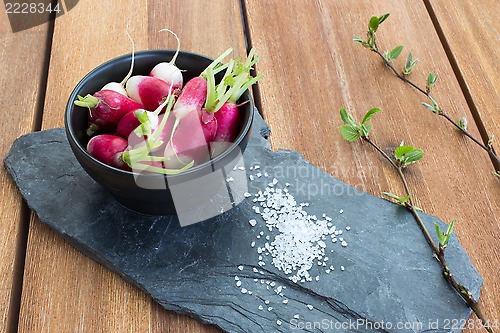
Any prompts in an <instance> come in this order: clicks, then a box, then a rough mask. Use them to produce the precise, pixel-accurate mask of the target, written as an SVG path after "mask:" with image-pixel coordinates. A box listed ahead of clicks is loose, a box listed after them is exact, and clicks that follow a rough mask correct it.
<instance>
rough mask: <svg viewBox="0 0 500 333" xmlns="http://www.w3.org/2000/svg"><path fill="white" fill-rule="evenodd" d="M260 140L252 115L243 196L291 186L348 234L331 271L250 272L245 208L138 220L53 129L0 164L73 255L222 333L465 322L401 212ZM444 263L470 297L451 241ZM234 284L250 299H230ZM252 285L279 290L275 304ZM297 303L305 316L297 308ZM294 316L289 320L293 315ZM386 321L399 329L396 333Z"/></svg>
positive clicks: (251, 234) (25, 141) (251, 237)
mask: <svg viewBox="0 0 500 333" xmlns="http://www.w3.org/2000/svg"><path fill="white" fill-rule="evenodd" d="M268 134H269V129H268V127H267V125H266V124H265V123H264V121H263V120H262V118H261V117H260V116H259V115H258V114H257V115H256V121H255V124H254V127H253V133H252V138H251V141H250V143H249V146H248V148H247V150H246V152H245V154H244V161H245V164H246V165H247V166H250V165H255V164H259V165H261V167H262V169H263V170H265V171H267V172H269V173H270V178H265V177H261V178H257V180H256V181H254V182H252V183H251V184H249V189H250V191H251V192H252V193H255V192H256V189H258V188H261V189H263V188H265V186H266V185H267V184H268V183H269V181H270V179H272V178H273V177H274V176H276V177H277V178H279V181H280V184H281V183H284V182H289V183H291V184H292V185H293V186H292V187H290V191H291V192H292V193H293V194H294V196H295V198H296V199H297V202H310V206H309V207H307V211H308V213H309V214H316V215H318V216H321V214H323V213H326V214H327V215H328V216H331V217H332V218H333V223H334V224H335V225H336V226H337V227H338V228H340V229H344V228H345V227H346V226H347V225H349V226H350V227H351V228H352V229H351V230H350V231H349V232H345V234H344V235H345V238H346V239H347V240H348V246H347V247H342V246H339V245H338V244H337V245H336V244H333V243H331V242H327V248H326V250H327V254H328V255H329V257H330V258H331V261H330V262H329V265H330V264H331V265H333V266H334V267H335V269H334V270H333V271H332V272H331V273H329V274H326V273H325V272H324V269H323V268H322V269H321V273H319V274H320V276H321V277H320V280H319V281H314V280H313V281H312V282H306V283H299V284H295V283H292V282H291V281H290V280H288V279H287V278H286V277H285V276H284V274H283V273H281V272H280V271H278V270H277V269H275V268H274V267H273V266H272V264H271V263H269V260H268V258H265V259H266V260H267V261H268V264H267V265H266V266H264V267H263V268H261V267H259V266H258V265H257V263H258V254H257V252H256V250H255V248H251V246H250V243H251V241H257V242H259V241H260V242H261V244H262V241H261V240H259V239H257V238H256V235H257V234H258V233H259V232H260V230H262V229H263V225H264V222H263V221H262V220H261V219H260V218H259V217H258V216H257V215H256V214H255V213H254V212H253V210H252V206H253V205H254V203H253V202H252V201H251V200H250V199H246V200H245V201H244V202H242V203H241V204H240V205H238V206H237V207H236V208H234V209H232V210H230V211H228V212H226V213H224V214H222V215H219V216H217V217H215V218H213V219H211V220H208V221H205V222H202V223H198V224H194V225H190V226H187V227H180V226H179V221H178V220H177V218H176V217H169V216H163V217H154V216H147V215H141V214H137V213H134V212H132V211H130V210H128V209H125V208H123V207H122V206H120V205H119V204H118V203H117V202H116V201H115V200H114V199H113V198H112V197H110V196H109V195H108V193H107V192H106V191H105V190H104V189H103V188H102V187H101V186H100V185H99V184H97V183H95V182H94V181H93V180H92V179H91V178H90V177H89V176H88V175H87V174H86V173H85V172H84V170H83V169H82V168H81V167H80V165H79V164H78V162H77V161H76V159H75V157H74V156H73V154H72V152H71V150H70V147H69V144H68V142H67V140H66V136H65V133H64V130H63V129H52V130H47V131H42V132H36V133H31V134H28V135H25V136H22V137H20V138H18V139H17V140H16V141H15V142H14V143H13V145H12V148H11V150H10V152H9V154H8V155H7V156H6V158H5V161H4V165H5V167H6V168H7V170H8V172H9V174H10V175H11V176H12V178H13V179H14V181H15V182H16V184H17V186H18V187H19V189H20V191H21V193H22V195H23V197H24V198H25V199H26V201H27V203H28V205H29V207H30V208H31V209H33V210H34V211H36V213H37V214H38V216H39V218H40V220H41V221H42V222H44V223H46V224H48V225H49V226H50V227H51V228H52V229H53V230H55V231H56V232H57V233H58V234H60V235H61V236H62V237H64V238H65V239H66V240H67V241H68V242H69V243H71V244H72V245H73V246H75V247H76V248H77V249H79V250H80V251H81V252H83V253H84V254H86V255H87V256H89V257H90V258H92V259H94V260H96V261H97V262H99V263H101V264H102V265H104V266H105V267H107V268H109V269H110V270H112V271H114V272H117V273H118V274H120V275H121V276H122V277H123V278H124V279H125V280H126V281H128V282H130V283H131V284H133V285H135V286H138V287H139V288H141V289H143V290H145V291H146V292H147V293H148V294H150V295H151V296H152V297H153V298H154V299H155V300H156V301H157V302H158V303H159V304H161V305H162V306H163V307H164V308H166V309H168V310H173V311H176V312H178V313H181V314H186V315H189V316H192V317H194V318H197V319H198V320H201V321H202V322H204V323H210V324H213V325H216V326H218V327H220V328H222V329H223V330H225V331H227V332H252V333H258V332H265V333H268V332H290V331H293V330H294V329H295V331H296V329H297V328H302V329H301V330H299V331H305V332H309V331H310V332H328V331H336V332H376V331H389V332H420V331H424V330H428V329H432V331H433V332H445V331H449V330H447V329H445V327H444V326H445V325H446V324H450V322H449V321H447V320H451V319H458V320H460V319H465V318H468V316H469V314H470V310H469V309H468V308H467V307H466V306H465V305H464V303H463V302H462V301H461V298H460V297H459V296H458V295H457V294H456V293H455V292H454V291H453V290H452V288H451V287H449V286H448V284H447V283H446V281H445V279H444V278H443V277H442V275H441V270H440V266H439V265H438V263H437V262H436V260H435V259H434V258H433V256H432V253H431V250H430V248H429V246H428V245H427V244H426V242H425V240H424V238H423V236H422V234H421V231H420V230H419V228H418V226H417V225H416V223H415V221H414V220H413V218H412V216H411V215H410V214H409V213H408V212H407V211H406V210H405V209H404V208H401V207H400V206H398V205H396V204H393V203H391V202H389V201H386V200H384V199H380V198H377V197H374V196H371V195H369V194H366V193H363V192H361V191H359V190H356V189H354V188H352V187H350V186H349V185H346V184H344V183H342V182H340V181H339V180H337V179H335V178H333V177H331V176H329V175H327V174H325V173H323V172H322V171H320V170H319V169H317V168H316V167H314V166H313V165H311V164H310V163H308V162H307V161H305V160H304V159H303V158H302V156H301V155H300V154H299V153H297V152H295V151H285V150H280V151H278V152H272V151H271V150H270V149H269V142H268V141H267V140H266V139H265V138H264V137H265V136H266V135H268ZM247 169H248V168H247ZM290 170H302V172H301V173H299V174H296V173H294V172H290ZM284 171H285V172H284ZM325 184H327V185H325ZM304 186H305V187H304ZM314 186H319V187H318V188H322V186H323V188H324V187H325V186H330V188H331V189H334V190H333V191H324V192H325V193H322V195H315V196H313V197H308V195H307V191H305V190H304V189H307V188H309V189H311V188H314ZM341 210H343V213H342V214H341V213H340V211H341ZM252 218H257V220H258V223H259V224H258V225H257V226H255V227H252V226H250V224H249V223H248V220H249V219H252ZM423 220H424V221H425V223H426V224H427V225H428V227H429V228H430V229H431V230H433V228H434V227H433V222H434V221H439V219H437V218H435V217H432V216H429V215H423ZM440 223H442V222H440ZM331 250H333V251H334V252H333V253H331ZM447 254H448V258H447V259H448V261H449V264H450V265H451V267H453V270H454V271H455V274H456V276H458V277H459V278H460V282H461V283H463V284H464V285H466V286H468V287H469V288H470V289H471V290H472V292H473V294H474V295H475V296H476V297H479V290H480V287H481V284H482V278H481V277H480V275H479V274H478V272H477V271H476V269H475V268H474V267H473V266H472V264H471V263H470V260H469V258H468V256H467V254H466V253H465V251H464V250H463V249H462V247H461V246H460V244H459V243H458V242H457V238H456V236H455V235H453V236H452V238H451V240H450V244H449V247H448V249H447ZM341 265H342V266H344V267H345V270H344V271H341V270H340V266H341ZM241 266H243V267H242V268H243V269H242V270H240V269H239V268H241ZM253 268H257V270H258V272H256V273H255V272H254V270H253ZM311 272H313V274H312V275H313V276H315V275H316V274H318V272H319V270H318V268H317V267H313V269H312V270H311ZM236 275H237V276H238V277H239V278H240V280H241V281H242V283H243V284H242V286H241V287H245V288H246V289H248V290H251V291H252V292H253V294H252V295H249V294H242V293H241V290H240V289H241V287H240V288H238V287H237V286H236V285H235V276H236ZM254 279H258V280H257V282H255V281H254ZM260 280H264V282H266V281H275V283H277V285H283V286H286V287H287V288H286V289H284V290H283V294H284V296H279V295H277V294H275V293H274V292H273V291H272V288H270V289H267V287H269V285H268V284H267V283H261V281H260ZM283 299H288V300H289V302H288V304H286V305H285V304H283V303H282V300H283ZM266 300H268V301H269V304H266V303H265V301H266ZM308 304H310V305H313V307H314V308H313V309H312V310H309V309H308V308H307V307H306V305H308ZM259 305H262V306H263V308H264V310H259V309H258V307H259ZM268 307H272V308H273V309H272V310H271V311H268V309H267V308H268ZM297 314H298V315H299V319H296V318H293V316H294V315H297ZM278 320H281V325H278ZM366 320H369V321H370V323H371V324H366V323H367V322H368V321H366ZM362 322H363V323H365V324H361V323H362ZM356 323H358V324H359V325H358V324H356ZM398 323H400V324H399V325H406V329H405V328H399V327H398V328H396V325H398ZM390 325H392V327H391V326H390ZM455 331H458V329H456V330H455Z"/></svg>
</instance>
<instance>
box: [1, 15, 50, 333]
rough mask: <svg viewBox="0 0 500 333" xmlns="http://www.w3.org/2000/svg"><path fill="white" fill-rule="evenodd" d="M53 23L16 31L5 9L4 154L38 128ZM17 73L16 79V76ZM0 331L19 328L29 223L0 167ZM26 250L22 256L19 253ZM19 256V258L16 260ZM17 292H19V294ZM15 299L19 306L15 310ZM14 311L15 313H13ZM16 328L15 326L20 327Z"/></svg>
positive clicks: (2, 77) (3, 64)
mask: <svg viewBox="0 0 500 333" xmlns="http://www.w3.org/2000/svg"><path fill="white" fill-rule="evenodd" d="M47 32H48V24H44V25H42V26H38V27H36V28H33V29H30V30H26V31H22V32H18V33H13V32H12V30H11V27H10V25H9V21H8V18H7V14H6V13H5V11H0V72H1V73H3V74H2V75H1V76H0V87H2V89H0V100H2V101H3V103H2V121H1V124H2V135H1V136H0V156H1V158H2V159H3V157H4V156H5V155H6V154H7V152H8V150H9V149H10V146H11V144H12V142H13V141H14V139H15V138H17V137H18V136H20V135H22V134H26V133H29V132H31V131H32V130H33V120H34V119H35V115H36V114H37V108H38V105H37V101H38V94H39V89H41V88H42V87H40V83H41V77H42V75H43V66H44V63H45V61H46V59H45V50H46V38H47ZM10 73H15V74H16V75H15V77H14V76H13V75H10ZM0 184H1V191H0V192H1V195H0V211H1V212H2V214H1V215H0V239H1V241H0V281H1V283H0V332H6V331H7V327H8V326H11V325H14V326H15V324H14V322H15V320H16V319H15V316H16V312H17V309H16V308H15V307H16V303H17V301H16V298H18V297H19V295H16V294H15V293H16V292H17V291H18V290H20V289H19V288H20V287H21V281H20V279H19V278H20V276H22V275H17V273H18V272H17V271H16V270H18V269H20V273H21V274H22V266H21V264H22V259H23V258H22V257H23V255H24V254H23V249H22V248H23V246H24V245H23V242H24V241H23V239H24V238H25V235H24V234H25V231H24V230H25V229H26V225H27V222H28V221H27V219H26V214H24V213H22V209H23V207H24V205H23V204H22V199H21V196H20V194H19V192H18V190H17V188H16V187H15V185H14V183H13V182H12V181H11V179H10V177H9V176H8V175H7V173H6V171H5V169H4V168H3V166H2V167H1V168H0ZM18 250H20V251H19V252H18V253H16V252H17V251H18ZM16 256H17V258H16ZM13 292H14V294H13ZM11 301H12V302H13V303H12V305H13V308H11V307H10V306H11ZM9 313H10V314H11V315H9ZM14 326H12V327H14Z"/></svg>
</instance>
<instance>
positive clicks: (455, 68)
mask: <svg viewBox="0 0 500 333" xmlns="http://www.w3.org/2000/svg"><path fill="white" fill-rule="evenodd" d="M423 2H424V5H425V8H426V9H427V13H428V14H429V17H430V19H431V21H432V24H433V25H434V29H435V30H436V33H437V35H438V37H439V41H440V42H441V45H442V46H443V49H444V52H445V53H446V56H447V58H448V61H449V62H450V65H451V68H452V70H453V73H454V74H455V77H456V78H457V80H458V84H459V86H460V89H461V90H462V94H463V95H464V97H465V101H466V102H467V106H468V107H469V109H470V111H471V114H472V117H473V119H474V122H475V123H476V126H477V128H478V130H479V134H480V135H481V139H482V140H483V143H484V144H485V145H487V144H488V140H489V138H490V136H489V134H488V131H487V130H486V126H485V125H484V122H483V119H481V115H480V114H479V110H478V109H477V106H476V103H474V98H473V97H472V93H471V91H470V89H469V88H468V87H467V83H466V82H465V78H464V75H463V74H462V71H461V70H460V66H458V62H457V60H456V58H455V56H454V55H453V52H452V50H451V47H450V44H449V43H448V40H447V39H446V36H445V33H444V30H443V28H442V27H441V24H440V23H439V20H438V18H437V15H436V12H435V11H434V8H433V7H432V4H431V2H430V0H423ZM493 152H495V154H496V151H495V149H493ZM490 159H491V162H492V163H493V166H494V168H495V170H500V164H499V163H497V162H496V161H495V160H494V159H493V158H492V157H491V156H490Z"/></svg>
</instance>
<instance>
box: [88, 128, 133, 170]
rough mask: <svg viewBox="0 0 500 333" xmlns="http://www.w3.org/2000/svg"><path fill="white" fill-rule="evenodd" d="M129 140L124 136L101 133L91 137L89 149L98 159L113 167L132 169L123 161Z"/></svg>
mask: <svg viewBox="0 0 500 333" xmlns="http://www.w3.org/2000/svg"><path fill="white" fill-rule="evenodd" d="M127 147H128V142H127V140H125V139H124V138H121V137H119V136H116V135H110V134H99V135H96V136H94V137H93V138H91V139H90V141H89V143H88V144H87V151H88V152H89V154H90V155H91V156H93V157H95V158H96V159H97V160H99V161H101V162H103V163H106V164H107V165H110V166H112V167H115V168H118V169H122V170H130V168H129V166H128V165H127V164H126V163H125V162H124V161H123V159H122V156H123V152H124V151H125V150H126V149H127Z"/></svg>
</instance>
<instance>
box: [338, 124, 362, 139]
mask: <svg viewBox="0 0 500 333" xmlns="http://www.w3.org/2000/svg"><path fill="white" fill-rule="evenodd" d="M340 134H342V137H343V138H344V139H345V140H347V141H349V142H354V141H356V140H357V139H359V138H360V137H361V135H360V134H359V130H358V127H356V126H351V125H342V126H340Z"/></svg>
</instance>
